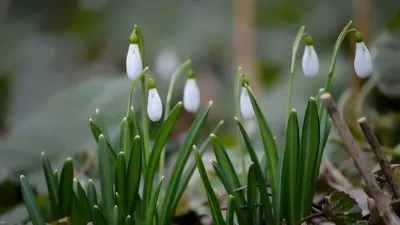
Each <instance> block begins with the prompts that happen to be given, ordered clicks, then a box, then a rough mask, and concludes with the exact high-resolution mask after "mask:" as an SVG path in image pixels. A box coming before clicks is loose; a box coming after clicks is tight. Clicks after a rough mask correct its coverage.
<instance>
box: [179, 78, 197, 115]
mask: <svg viewBox="0 0 400 225" xmlns="http://www.w3.org/2000/svg"><path fill="white" fill-rule="evenodd" d="M199 106H200V90H199V87H198V86H197V83H196V79H195V77H194V73H193V71H192V70H190V71H189V73H188V77H187V80H186V84H185V87H184V89H183V107H184V108H185V109H186V110H187V111H188V112H192V113H194V112H196V111H197V110H198V109H199Z"/></svg>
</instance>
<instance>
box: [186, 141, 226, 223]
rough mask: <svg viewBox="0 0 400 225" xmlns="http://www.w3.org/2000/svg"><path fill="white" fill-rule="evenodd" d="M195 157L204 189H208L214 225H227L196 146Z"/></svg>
mask: <svg viewBox="0 0 400 225" xmlns="http://www.w3.org/2000/svg"><path fill="white" fill-rule="evenodd" d="M193 152H194V157H195V159H196V163H197V168H198V170H199V174H200V177H201V180H202V181H203V185H204V188H205V189H206V193H207V198H208V202H209V203H210V209H211V214H212V217H213V223H214V224H216V225H223V224H225V222H224V219H223V218H222V214H221V210H220V209H219V202H218V199H217V197H216V196H215V193H214V190H213V188H212V186H211V184H210V181H209V180H208V177H207V172H206V170H205V168H204V164H203V161H202V160H201V157H200V155H199V151H198V150H197V148H196V146H193Z"/></svg>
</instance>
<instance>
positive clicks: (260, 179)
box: [236, 120, 273, 224]
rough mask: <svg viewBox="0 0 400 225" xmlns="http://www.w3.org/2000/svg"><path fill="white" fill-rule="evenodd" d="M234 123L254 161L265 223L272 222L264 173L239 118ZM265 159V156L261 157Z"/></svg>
mask: <svg viewBox="0 0 400 225" xmlns="http://www.w3.org/2000/svg"><path fill="white" fill-rule="evenodd" d="M236 123H237V125H238V127H239V130H240V132H241V133H242V136H243V139H244V142H245V144H246V146H247V151H248V152H249V155H250V158H251V161H252V162H253V163H254V166H255V169H256V174H257V182H258V189H259V191H260V199H261V202H262V204H263V206H264V207H263V212H264V215H265V220H266V222H267V224H273V214H272V205H271V200H270V198H269V194H268V189H267V185H266V180H265V175H264V173H263V171H262V167H261V164H260V162H259V161H258V158H257V154H256V151H255V150H254V148H253V146H252V144H251V140H250V137H249V135H248V134H247V132H246V130H245V129H244V127H243V125H242V124H241V123H240V121H239V120H236ZM263 159H265V157H264V158H263Z"/></svg>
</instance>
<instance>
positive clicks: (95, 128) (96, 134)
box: [89, 119, 101, 142]
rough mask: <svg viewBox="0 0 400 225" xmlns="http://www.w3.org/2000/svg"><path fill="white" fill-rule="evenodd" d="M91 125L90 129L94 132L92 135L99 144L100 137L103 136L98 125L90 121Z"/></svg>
mask: <svg viewBox="0 0 400 225" xmlns="http://www.w3.org/2000/svg"><path fill="white" fill-rule="evenodd" d="M89 125H90V129H91V130H92V134H93V137H94V139H95V140H96V142H99V135H100V134H101V130H100V128H99V127H98V126H97V125H96V123H95V122H94V121H93V120H92V119H89Z"/></svg>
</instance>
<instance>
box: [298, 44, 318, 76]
mask: <svg viewBox="0 0 400 225" xmlns="http://www.w3.org/2000/svg"><path fill="white" fill-rule="evenodd" d="M301 64H302V66H303V72H304V75H306V76H307V77H315V76H316V75H317V74H318V72H319V62H318V56H317V53H316V52H315V50H314V47H313V46H312V45H306V47H305V48H304V54H303V60H302V62H301Z"/></svg>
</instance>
